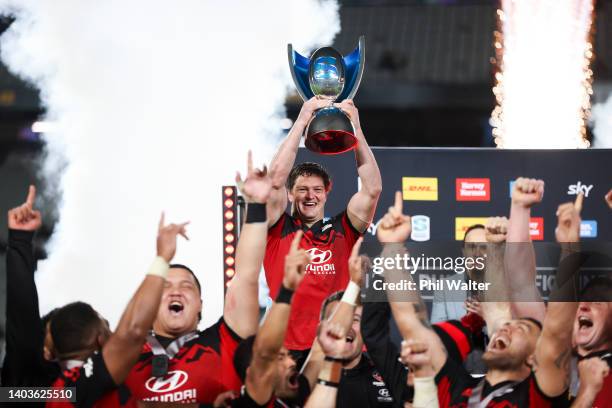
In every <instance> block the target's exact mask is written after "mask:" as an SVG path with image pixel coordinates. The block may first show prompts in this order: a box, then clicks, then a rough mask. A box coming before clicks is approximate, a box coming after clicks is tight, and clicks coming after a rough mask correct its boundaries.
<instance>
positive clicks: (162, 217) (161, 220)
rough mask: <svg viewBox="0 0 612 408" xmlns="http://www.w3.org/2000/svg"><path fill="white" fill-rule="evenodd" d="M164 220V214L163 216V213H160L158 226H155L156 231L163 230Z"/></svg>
mask: <svg viewBox="0 0 612 408" xmlns="http://www.w3.org/2000/svg"><path fill="white" fill-rule="evenodd" d="M165 218H166V215H165V214H164V212H163V211H162V213H161V217H159V224H158V226H157V229H160V230H161V229H162V228H164V224H165V223H164V219H165Z"/></svg>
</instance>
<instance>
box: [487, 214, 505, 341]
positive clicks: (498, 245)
mask: <svg viewBox="0 0 612 408" xmlns="http://www.w3.org/2000/svg"><path fill="white" fill-rule="evenodd" d="M507 232H508V219H507V218H506V217H491V218H489V219H488V220H487V223H486V225H485V236H486V239H487V268H486V270H485V282H487V283H490V284H491V285H490V286H489V290H487V291H485V292H484V302H482V303H481V307H482V314H483V316H482V317H483V319H484V320H485V322H486V323H487V333H488V334H489V337H490V336H491V335H492V334H493V333H494V332H495V331H496V330H497V329H498V328H499V327H500V326H501V325H503V324H504V323H505V322H506V321H509V320H511V319H512V311H511V308H510V302H509V300H508V299H509V298H508V291H507V288H506V285H505V279H504V252H505V245H504V244H505V241H506V234H507Z"/></svg>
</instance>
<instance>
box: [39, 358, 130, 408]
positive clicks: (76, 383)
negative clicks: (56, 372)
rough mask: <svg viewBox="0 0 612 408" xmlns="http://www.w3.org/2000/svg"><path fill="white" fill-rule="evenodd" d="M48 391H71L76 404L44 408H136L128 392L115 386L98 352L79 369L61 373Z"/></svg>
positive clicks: (48, 404)
mask: <svg viewBox="0 0 612 408" xmlns="http://www.w3.org/2000/svg"><path fill="white" fill-rule="evenodd" d="M51 387H53V388H68V387H74V388H75V395H76V402H47V404H46V407H48V408H68V407H79V408H89V407H96V408H97V407H100V408H102V407H135V406H136V405H135V404H134V401H133V400H131V399H130V397H129V392H127V390H126V389H125V388H118V387H117V385H115V382H114V381H113V379H112V377H111V375H110V373H109V372H108V369H107V368H106V364H105V363H104V359H103V358H102V353H99V352H95V353H94V354H93V355H91V357H89V358H88V359H87V360H85V362H84V363H83V364H82V365H79V366H76V367H72V368H70V369H66V370H63V371H62V373H61V374H60V376H59V377H58V378H57V379H56V380H55V381H54V382H53V384H52V385H51Z"/></svg>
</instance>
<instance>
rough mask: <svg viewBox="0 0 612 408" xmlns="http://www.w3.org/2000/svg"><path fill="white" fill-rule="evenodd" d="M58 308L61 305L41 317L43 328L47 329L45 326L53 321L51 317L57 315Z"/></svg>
mask: <svg viewBox="0 0 612 408" xmlns="http://www.w3.org/2000/svg"><path fill="white" fill-rule="evenodd" d="M58 310H59V307H56V308H55V309H53V310H51V311H49V312H48V313H47V314H46V315H44V316H43V317H41V318H40V322H41V324H42V327H43V330H45V328H46V327H47V323H51V319H53V316H55V314H56V313H57V311H58Z"/></svg>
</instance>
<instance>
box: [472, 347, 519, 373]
mask: <svg viewBox="0 0 612 408" xmlns="http://www.w3.org/2000/svg"><path fill="white" fill-rule="evenodd" d="M482 361H483V362H484V363H485V365H486V366H487V368H488V369H496V370H515V369H517V368H521V367H522V366H523V365H525V364H527V356H523V355H513V354H511V353H503V354H499V353H492V352H490V351H486V352H485V353H484V354H483V355H482Z"/></svg>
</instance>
